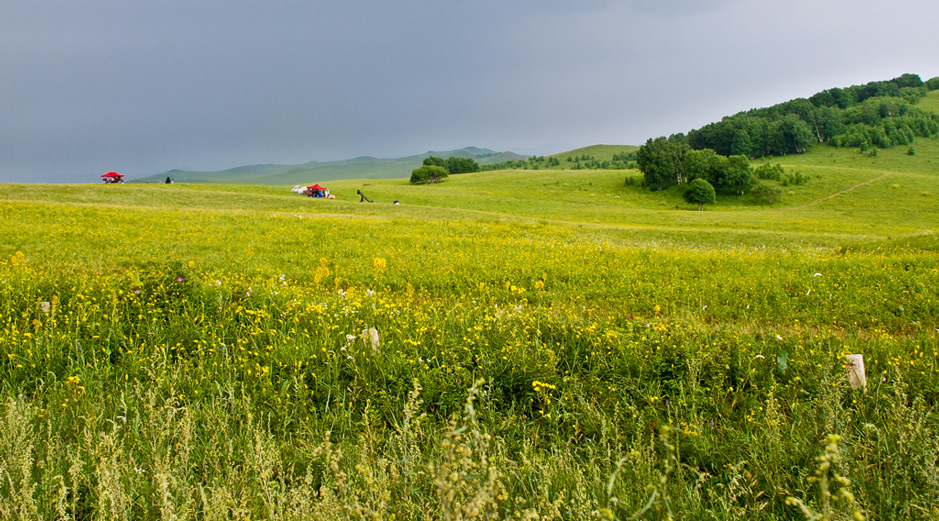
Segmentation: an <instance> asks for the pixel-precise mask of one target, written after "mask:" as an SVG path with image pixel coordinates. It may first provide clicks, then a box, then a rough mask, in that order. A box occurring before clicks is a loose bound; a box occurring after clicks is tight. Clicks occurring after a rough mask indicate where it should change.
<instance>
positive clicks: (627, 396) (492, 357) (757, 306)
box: [0, 141, 939, 519]
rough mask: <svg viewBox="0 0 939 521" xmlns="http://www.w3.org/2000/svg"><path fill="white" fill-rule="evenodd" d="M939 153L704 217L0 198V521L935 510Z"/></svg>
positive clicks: (461, 191)
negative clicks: (934, 168)
mask: <svg viewBox="0 0 939 521" xmlns="http://www.w3.org/2000/svg"><path fill="white" fill-rule="evenodd" d="M934 145H935V143H934V142H933V141H925V142H923V143H920V144H917V147H918V149H917V153H916V155H914V156H908V155H907V156H903V155H902V154H900V152H899V151H884V152H883V153H881V154H879V155H878V156H877V158H869V157H866V156H862V155H860V154H857V153H856V152H850V151H845V150H835V149H831V150H828V149H825V148H819V149H816V151H814V152H812V154H809V155H806V156H805V157H796V158H785V160H781V162H782V163H783V165H784V167H785V168H786V169H787V171H788V170H799V171H801V172H803V173H804V174H806V175H809V176H810V180H809V182H808V183H806V184H803V185H798V186H793V187H791V189H790V191H791V192H792V193H791V194H790V193H786V194H784V197H783V202H782V203H781V204H774V205H771V206H770V205H761V204H757V203H756V202H754V201H751V200H747V199H746V198H745V197H744V198H740V199H724V200H721V201H719V202H718V205H717V207H716V208H714V209H713V210H709V211H705V212H696V211H693V210H692V209H691V208H690V207H689V206H688V205H686V204H685V203H683V202H681V201H680V198H679V196H678V194H677V193H670V192H666V193H652V192H648V191H644V190H642V189H641V188H639V187H638V186H637V185H635V184H634V185H632V186H630V185H628V184H627V183H626V182H625V179H626V178H627V177H628V176H635V175H636V174H635V172H630V171H624V172H582V171H578V172H545V171H538V172H532V171H528V172H487V173H482V174H474V175H460V176H452V177H451V178H450V179H448V180H447V182H445V183H442V184H440V185H435V186H408V185H406V184H405V183H404V182H403V181H401V182H399V181H387V180H386V181H368V182H367V183H368V184H365V183H366V182H337V183H332V184H331V186H330V189H331V190H332V191H333V193H335V194H337V196H338V199H337V200H336V201H320V200H312V199H308V198H304V197H300V196H296V195H294V194H291V193H289V192H288V191H287V190H286V188H278V187H248V186H224V187H223V186H185V185H149V186H148V185H138V186H131V185H123V186H104V185H90V186H75V187H68V189H63V188H62V187H56V186H43V185H29V186H26V185H8V186H4V187H3V191H2V193H0V200H2V201H0V226H2V229H3V230H4V241H2V242H0V382H2V383H3V385H2V389H0V416H2V418H0V424H2V430H0V432H2V433H3V435H4V441H5V443H3V444H0V518H9V519H151V518H152V519H158V518H159V519H174V518H175V519H255V518H272V519H375V518H378V519H392V518H393V519H479V518H482V519H493V518H498V519H510V518H511V519H669V518H672V519H678V518H701V519H711V518H715V519H779V518H788V519H800V518H803V513H804V512H809V513H824V514H825V515H828V516H831V517H830V518H833V519H834V518H838V516H852V515H854V514H855V512H856V511H859V512H863V513H864V515H867V516H869V517H870V518H873V519H931V518H934V517H935V516H936V515H937V510H936V504H937V503H936V498H937V497H939V468H937V467H939V441H937V440H939V422H937V416H936V411H935V406H934V404H935V402H936V400H937V398H939V366H937V364H939V362H937V360H939V342H937V340H936V331H937V328H939V324H937V318H936V317H937V316H939V309H937V307H939V295H937V292H936V291H937V290H936V288H937V287H939V248H937V245H939V242H937V238H936V235H935V220H934V218H933V215H932V213H933V211H932V210H933V205H931V204H930V203H929V199H930V197H929V196H928V195H922V194H921V193H920V192H932V191H934V190H936V188H934V183H935V176H934V175H933V174H932V173H931V172H930V171H929V168H928V165H929V163H928V160H929V159H930V154H931V152H929V151H930V150H931V149H930V147H932V146H934ZM920 150H922V152H921V151H920ZM895 152H896V154H897V155H896V157H894V155H893V154H894V153H895ZM871 159H875V160H876V161H877V162H878V163H876V164H873V165H869V164H868V163H867V162H868V161H869V160H871ZM880 161H884V162H885V163H883V164H881V163H879V162H880ZM881 167H883V168H881ZM884 172H891V173H890V175H888V176H886V177H883V178H881V179H879V180H877V181H874V182H870V183H868V184H862V183H865V182H866V181H870V180H872V179H877V178H878V177H879V176H881V175H883V173H884ZM894 185H897V186H894ZM356 189H361V190H363V191H365V192H366V193H367V194H368V195H369V197H370V198H372V199H374V200H376V201H377V202H376V203H374V204H367V203H358V202H357V198H356V197H355V196H354V194H355V190H356ZM394 200H399V201H401V203H402V204H400V205H393V204H391V201H394ZM850 353H863V354H864V355H865V362H866V365H867V379H868V383H867V388H866V390H860V389H853V388H852V387H851V385H850V384H849V382H848V378H847V374H846V368H845V359H844V356H845V355H846V354H850ZM832 434H837V435H839V436H840V439H839V440H838V441H837V444H836V445H837V446H836V447H831V445H832V443H831V440H833V439H834V438H830V437H829V435H832ZM826 440H828V441H829V443H828V447H825V448H823V447H824V442H825V441H826ZM820 454H821V457H822V458H827V459H823V460H822V461H820V460H817V458H819V457H820V456H819V455H820ZM823 462H827V463H828V466H827V467H826V469H825V470H820V468H821V463H823ZM829 469H830V470H829ZM837 476H841V477H843V478H846V479H847V480H849V481H850V485H846V484H844V483H842V484H841V485H837V484H836V481H837V478H836V477H837ZM814 478H818V479H822V478H824V479H826V480H829V481H826V483H829V484H826V485H825V486H824V487H819V486H818V484H817V483H816V482H814V481H813V479H814ZM842 487H843V489H844V490H847V491H849V492H850V493H851V494H853V497H854V501H853V502H847V501H845V502H838V501H829V499H828V496H826V492H837V491H838V490H839V489H840V488H842ZM790 498H791V499H790ZM803 507H804V509H805V510H803Z"/></svg>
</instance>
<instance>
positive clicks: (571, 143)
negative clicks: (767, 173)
mask: <svg viewBox="0 0 939 521" xmlns="http://www.w3.org/2000/svg"><path fill="white" fill-rule="evenodd" d="M936 20H939V2H936V0H895V1H893V2H890V3H889V4H888V3H884V2H883V1H881V0H878V1H873V0H835V1H824V0H778V1H777V0H750V1H745V0H622V1H613V0H579V1H577V2H574V1H561V0H516V1H513V0H499V1H496V0H477V1H475V2H474V1H462V2H449V1H440V0H438V1H431V0H398V1H379V0H343V1H324V0H264V1H261V0H256V1H242V0H225V1H222V0H140V1H127V0H82V1H75V0H4V1H3V2H0V181H6V182H10V181H43V182H94V181H97V176H98V175H100V174H102V173H105V172H107V171H109V170H117V171H119V172H122V173H124V174H126V175H127V176H128V177H129V178H134V177H140V176H143V175H148V174H153V173H159V172H162V171H165V170H169V169H172V168H187V169H194V170H213V169H223V168H229V167H235V166H240V165H245V164H254V163H302V162H306V161H311V160H316V161H327V160H335V159H347V158H351V157H356V156H360V155H371V156H377V157H400V156H405V155H412V154H418V153H422V152H425V151H427V150H431V149H433V150H447V149H454V148H462V147H465V146H479V147H486V148H491V149H495V150H500V151H501V150H513V151H516V152H521V153H538V154H545V153H553V152H562V151H565V150H568V149H571V148H575V147H580V146H586V145H592V144H598V143H611V144H637V145H638V144H642V143H643V142H644V141H645V139H646V138H648V137H652V136H657V135H667V134H671V133H674V132H686V131H688V130H689V129H691V128H697V127H700V126H702V125H704V124H707V123H709V122H711V121H714V120H717V119H720V118H721V117H722V116H725V115H729V114H733V113H736V112H739V111H741V110H746V109H750V108H754V107H763V106H769V105H772V104H775V103H779V102H782V101H786V100H789V99H792V98H795V97H806V96H810V95H811V94H814V93H815V92H818V91H820V90H823V89H826V88H830V87H844V86H849V85H853V84H861V83H866V82H868V81H874V80H885V79H890V78H893V77H896V76H899V75H900V74H903V73H907V72H910V73H915V74H919V75H920V76H921V77H922V78H923V79H924V80H926V79H929V78H931V77H933V76H937V75H939V53H937V48H939V46H937V44H936V41H935V23H936Z"/></svg>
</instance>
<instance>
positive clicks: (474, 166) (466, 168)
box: [444, 156, 479, 174]
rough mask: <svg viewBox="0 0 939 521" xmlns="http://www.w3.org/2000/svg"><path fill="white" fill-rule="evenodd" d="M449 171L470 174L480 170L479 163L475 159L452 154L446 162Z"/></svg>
mask: <svg viewBox="0 0 939 521" xmlns="http://www.w3.org/2000/svg"><path fill="white" fill-rule="evenodd" d="M444 166H446V168H447V171H448V172H450V173H451V174H468V173H471V172H479V163H477V162H476V160H475V159H472V158H468V157H455V156H450V157H449V158H447V162H446V165H444Z"/></svg>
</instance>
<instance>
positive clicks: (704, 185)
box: [682, 178, 717, 212]
mask: <svg viewBox="0 0 939 521" xmlns="http://www.w3.org/2000/svg"><path fill="white" fill-rule="evenodd" d="M682 197H684V198H685V201H688V202H689V203H691V204H697V205H698V211H699V212H703V211H704V205H705V204H714V202H715V201H716V200H717V196H716V195H715V193H714V187H713V186H711V183H709V182H707V181H705V180H704V179H700V178H698V179H695V180H693V181H691V182H690V183H688V187H687V188H686V189H685V193H684V194H682Z"/></svg>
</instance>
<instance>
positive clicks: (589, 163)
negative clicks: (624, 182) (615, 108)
mask: <svg viewBox="0 0 939 521" xmlns="http://www.w3.org/2000/svg"><path fill="white" fill-rule="evenodd" d="M635 161H636V152H619V153H616V154H613V157H612V159H598V158H596V157H595V156H592V155H590V154H577V155H573V156H567V158H566V159H565V162H566V163H569V167H570V169H571V170H626V169H629V168H635ZM560 166H561V160H560V159H559V158H558V157H556V156H548V157H545V156H531V157H529V158H526V159H519V160H510V161H502V162H500V163H493V164H491V165H484V166H482V170H542V169H551V168H557V167H560Z"/></svg>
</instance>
